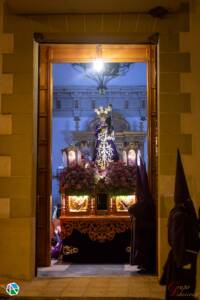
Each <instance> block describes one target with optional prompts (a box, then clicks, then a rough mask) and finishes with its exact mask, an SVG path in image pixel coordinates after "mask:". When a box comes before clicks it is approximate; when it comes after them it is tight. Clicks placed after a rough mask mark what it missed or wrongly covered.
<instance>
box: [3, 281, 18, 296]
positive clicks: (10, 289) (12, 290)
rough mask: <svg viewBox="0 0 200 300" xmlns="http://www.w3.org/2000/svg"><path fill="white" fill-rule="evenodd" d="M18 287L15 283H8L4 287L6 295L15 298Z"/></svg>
mask: <svg viewBox="0 0 200 300" xmlns="http://www.w3.org/2000/svg"><path fill="white" fill-rule="evenodd" d="M19 290H20V287H19V285H18V284H17V283H16V282H12V283H8V284H7V286H6V293H7V294H8V295H9V296H16V295H18V294H19Z"/></svg>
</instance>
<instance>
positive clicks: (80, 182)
mask: <svg viewBox="0 0 200 300" xmlns="http://www.w3.org/2000/svg"><path fill="white" fill-rule="evenodd" d="M58 179H59V182H60V192H61V193H62V194H66V195H91V194H92V193H93V192H94V185H95V178H94V168H93V166H92V165H89V166H88V167H84V166H81V165H74V166H71V167H67V168H65V169H64V170H63V171H62V172H61V173H60V174H59V176H58Z"/></svg>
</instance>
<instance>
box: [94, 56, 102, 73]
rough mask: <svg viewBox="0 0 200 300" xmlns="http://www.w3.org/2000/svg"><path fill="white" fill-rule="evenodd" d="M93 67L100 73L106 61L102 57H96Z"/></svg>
mask: <svg viewBox="0 0 200 300" xmlns="http://www.w3.org/2000/svg"><path fill="white" fill-rule="evenodd" d="M93 69H94V70H95V71H96V72H98V73H100V72H102V71H103V69H104V61H103V59H102V58H96V59H95V60H94V61H93Z"/></svg>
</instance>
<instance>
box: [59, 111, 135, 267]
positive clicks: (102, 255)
mask: <svg viewBox="0 0 200 300" xmlns="http://www.w3.org/2000/svg"><path fill="white" fill-rule="evenodd" d="M95 112H96V114H97V117H98V118H97V120H98V122H97V124H96V131H95V138H94V144H93V149H92V152H93V153H92V154H91V149H90V148H89V147H88V142H87V141H86V142H82V144H81V145H80V144H79V145H78V146H77V145H72V146H70V147H67V148H65V149H63V150H62V155H63V161H64V162H65V168H64V169H63V170H60V171H59V174H58V178H59V184H60V193H61V207H62V208H61V217H60V223H61V229H62V238H63V251H62V252H63V253H62V254H63V260H64V261H76V262H109V263H111V262H118V263H120V262H128V260H129V252H130V228H131V224H130V217H129V215H128V207H129V206H130V205H132V204H133V203H135V201H136V199H135V186H136V159H137V153H138V151H139V146H138V145H139V144H138V143H134V144H128V145H124V147H123V149H121V152H120V153H119V147H116V144H115V134H114V127H113V125H112V106H111V105H109V106H108V107H106V108H103V107H99V108H97V109H95Z"/></svg>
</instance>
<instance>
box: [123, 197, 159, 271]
mask: <svg viewBox="0 0 200 300" xmlns="http://www.w3.org/2000/svg"><path fill="white" fill-rule="evenodd" d="M154 212H155V209H154V205H153V204H152V203H150V202H148V201H146V200H139V201H138V202H137V203H136V204H134V205H132V206H130V208H129V214H130V215H131V216H132V217H134V219H135V222H133V228H132V230H134V240H132V247H131V257H130V263H131V265H138V266H140V267H141V268H143V269H145V270H146V271H147V272H154V271H155V256H156V255H155V254H156V249H155V248H156V247H155V245H156V242H155V231H156V224H155V215H154Z"/></svg>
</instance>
